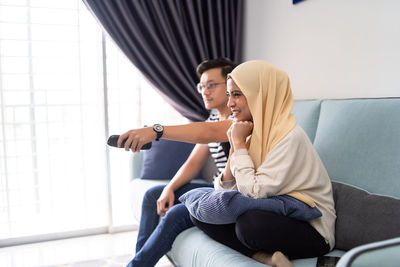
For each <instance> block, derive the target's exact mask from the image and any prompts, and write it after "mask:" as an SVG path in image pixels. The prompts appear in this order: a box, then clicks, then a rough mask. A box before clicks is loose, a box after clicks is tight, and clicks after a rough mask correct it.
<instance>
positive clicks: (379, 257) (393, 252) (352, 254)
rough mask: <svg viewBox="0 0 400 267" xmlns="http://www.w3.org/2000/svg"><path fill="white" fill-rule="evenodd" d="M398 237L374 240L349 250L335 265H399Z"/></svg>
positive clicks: (399, 247)
mask: <svg viewBox="0 0 400 267" xmlns="http://www.w3.org/2000/svg"><path fill="white" fill-rule="evenodd" d="M399 263H400V237H397V238H393V239H388V240H384V241H380V242H374V243H370V244H366V245H363V246H359V247H356V248H353V249H351V250H349V251H348V252H347V253H346V254H344V255H343V256H342V257H341V259H340V261H339V262H338V263H337V265H336V267H350V266H351V267H358V266H382V267H384V266H385V267H386V266H388V267H389V266H393V267H394V266H400V265H399Z"/></svg>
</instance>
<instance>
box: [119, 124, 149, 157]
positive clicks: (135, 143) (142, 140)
mask: <svg viewBox="0 0 400 267" xmlns="http://www.w3.org/2000/svg"><path fill="white" fill-rule="evenodd" d="M156 137H157V134H156V132H155V131H153V128H152V127H146V128H141V129H134V130H129V131H127V132H126V133H124V134H122V135H121V136H120V137H119V139H118V142H117V144H118V147H120V146H121V144H122V141H123V140H125V139H127V140H126V142H125V146H124V148H125V150H126V151H128V150H129V149H131V150H132V152H139V151H140V149H141V148H142V146H143V145H144V144H146V143H150V142H152V141H153V140H155V139H156Z"/></svg>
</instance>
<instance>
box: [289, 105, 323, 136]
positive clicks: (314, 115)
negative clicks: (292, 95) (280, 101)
mask: <svg viewBox="0 0 400 267" xmlns="http://www.w3.org/2000/svg"><path fill="white" fill-rule="evenodd" d="M320 108H321V100H296V101H295V102H294V107H293V114H295V115H296V120H297V123H298V124H299V125H300V126H301V127H302V128H303V130H304V131H305V132H306V133H307V135H308V137H309V138H310V140H311V142H313V141H314V138H315V132H316V131H317V127H318V119H319V112H320Z"/></svg>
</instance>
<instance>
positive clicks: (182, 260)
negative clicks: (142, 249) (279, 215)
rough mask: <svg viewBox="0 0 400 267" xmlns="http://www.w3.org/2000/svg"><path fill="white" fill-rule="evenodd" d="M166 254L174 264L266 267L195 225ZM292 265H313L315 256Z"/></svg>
mask: <svg viewBox="0 0 400 267" xmlns="http://www.w3.org/2000/svg"><path fill="white" fill-rule="evenodd" d="M344 253H345V252H344V251H341V250H333V251H331V252H329V253H328V254H327V255H329V256H336V257H341V256H342V255H343V254H344ZM168 256H169V257H170V258H171V260H172V261H173V262H174V263H175V264H176V266H197V267H215V266H229V267H266V266H269V265H265V264H261V263H259V262H257V261H255V260H253V259H251V258H249V257H247V256H245V255H243V254H241V253H238V252H237V251H235V250H233V249H231V248H229V247H227V246H225V245H223V244H221V243H219V242H217V241H215V240H213V239H212V238H210V237H208V236H207V235H206V234H205V233H203V232H202V231H201V230H199V229H198V228H197V227H192V228H189V229H187V230H185V231H183V232H182V233H180V234H179V235H178V236H177V238H176V239H175V242H174V243H173V244H172V249H171V251H170V252H169V253H168ZM292 263H293V266H294V267H314V266H316V264H317V258H308V259H299V260H293V261H292Z"/></svg>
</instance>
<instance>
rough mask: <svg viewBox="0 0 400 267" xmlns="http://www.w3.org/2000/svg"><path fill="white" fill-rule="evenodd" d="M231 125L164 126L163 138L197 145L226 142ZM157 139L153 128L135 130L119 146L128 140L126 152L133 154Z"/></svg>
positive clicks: (125, 135)
mask: <svg viewBox="0 0 400 267" xmlns="http://www.w3.org/2000/svg"><path fill="white" fill-rule="evenodd" d="M231 124H232V121H231V120H224V121H219V122H193V123H189V124H184V125H176V126H164V133H163V136H162V138H164V139H169V140H175V141H181V142H187V143H195V144H208V143H210V142H226V141H228V137H227V136H226V131H227V130H228V129H229V127H230V126H231ZM156 137H157V135H156V133H155V132H154V131H153V128H152V127H145V128H140V129H133V130H129V131H128V132H126V133H124V134H122V135H121V136H120V137H119V139H118V146H120V145H121V143H122V141H123V140H125V139H127V140H126V142H125V150H127V151H128V150H129V149H130V150H132V152H138V151H140V148H141V147H142V146H143V145H144V144H146V143H149V142H152V141H153V140H155V139H156Z"/></svg>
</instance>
